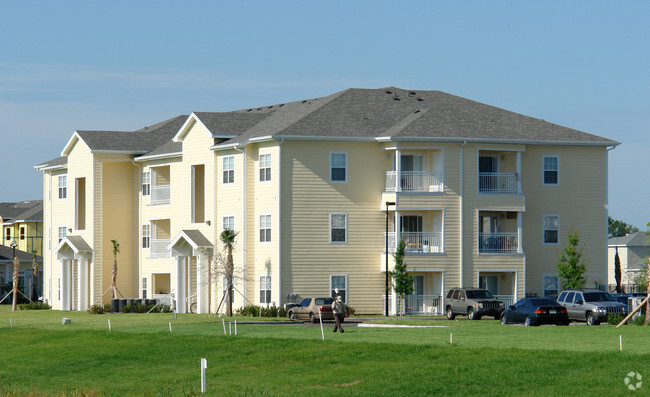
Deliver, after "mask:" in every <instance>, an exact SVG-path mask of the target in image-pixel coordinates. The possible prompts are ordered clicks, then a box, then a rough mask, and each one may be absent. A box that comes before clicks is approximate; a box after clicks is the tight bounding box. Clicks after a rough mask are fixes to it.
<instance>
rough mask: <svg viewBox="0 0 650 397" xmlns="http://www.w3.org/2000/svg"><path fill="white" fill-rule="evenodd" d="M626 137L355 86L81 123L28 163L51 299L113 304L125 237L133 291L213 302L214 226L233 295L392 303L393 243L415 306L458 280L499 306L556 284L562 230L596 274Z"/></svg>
mask: <svg viewBox="0 0 650 397" xmlns="http://www.w3.org/2000/svg"><path fill="white" fill-rule="evenodd" d="M616 145H618V142H616V141H612V140H609V139H606V138H603V137H599V136H595V135H591V134H588V133H585V132H581V131H577V130H573V129H570V128H567V127H562V126H559V125H555V124H551V123H548V122H546V121H544V120H540V119H536V118H532V117H528V116H524V115H521V114H517V113H513V112H509V111H507V110H503V109H499V108H496V107H493V106H489V105H485V104H481V103H478V102H475V101H471V100H468V99H465V98H461V97H457V96H454V95H450V94H447V93H444V92H440V91H421V90H404V89H400V88H395V87H387V88H382V89H347V90H344V91H340V92H337V93H334V94H332V95H329V96H326V97H322V98H313V99H305V100H300V101H296V102H291V103H281V104H275V105H267V106H256V107H252V108H247V109H241V110H235V111H232V112H218V113H217V112H205V113H204V112H195V113H192V114H191V115H189V116H187V115H185V116H178V117H175V118H172V119H169V120H166V121H163V122H160V123H158V124H155V125H152V126H150V127H148V128H144V129H140V130H136V131H126V132H125V131H76V132H74V133H73V134H72V136H71V137H70V139H69V141H68V142H67V144H65V145H64V147H63V151H62V152H61V157H59V158H56V159H53V160H51V161H47V162H44V163H42V164H40V165H38V166H36V168H37V169H38V170H39V171H41V172H42V173H43V176H44V186H45V192H44V194H45V196H44V200H45V206H44V208H45V216H44V221H45V230H46V243H45V247H44V260H45V264H46V286H45V296H46V299H48V300H49V301H50V302H51V304H52V306H53V307H54V308H55V309H63V310H85V309H86V308H87V307H88V306H89V305H91V304H92V303H94V302H99V301H103V302H107V301H108V300H109V299H110V293H109V294H107V293H106V291H107V288H108V287H109V286H110V278H111V267H112V263H113V257H112V245H111V240H112V239H115V240H118V241H119V243H120V246H121V252H120V254H119V256H118V263H119V273H118V289H119V290H120V292H121V293H122V295H124V297H134V298H150V297H160V298H167V297H171V294H174V297H175V299H176V300H177V304H178V310H179V312H181V313H184V312H186V311H187V310H188V309H189V307H190V304H191V303H193V302H196V304H197V305H196V307H197V311H199V312H207V311H212V312H214V311H215V310H216V308H217V306H218V303H219V302H220V301H221V298H222V296H223V294H224V291H226V286H225V285H224V282H225V281H224V280H223V279H219V277H216V276H215V273H214V268H213V266H212V265H213V264H214V262H215V259H216V257H215V253H216V252H218V251H221V249H222V244H221V243H220V242H219V240H218V238H219V235H220V233H221V232H222V231H223V230H225V229H231V230H234V231H236V232H237V233H238V235H237V242H236V245H235V251H234V253H233V256H234V263H235V266H236V267H237V271H238V272H239V274H241V278H240V279H239V280H238V281H237V283H236V285H235V289H236V292H235V303H234V306H235V308H236V307H239V306H244V305H245V304H250V303H254V304H257V305H272V304H276V305H283V304H285V303H287V302H299V301H300V300H301V299H303V298H304V297H309V296H330V295H334V294H339V295H341V296H342V297H343V299H344V300H345V301H346V302H347V303H348V304H350V305H351V306H353V307H355V308H356V309H357V312H359V313H383V312H384V309H385V305H386V304H388V306H390V309H389V310H390V311H391V312H393V313H394V312H396V301H397V300H396V295H395V294H394V293H393V292H391V293H390V294H389V296H388V302H385V299H386V289H385V279H386V268H387V267H388V270H391V269H392V268H393V266H394V260H393V256H392V254H393V253H394V252H395V249H396V246H397V243H398V242H399V241H400V240H404V241H405V243H406V245H407V251H406V258H405V262H406V264H407V266H408V267H409V269H411V270H414V271H415V274H414V276H415V282H414V287H415V290H414V293H413V295H412V296H410V297H409V301H408V303H407V309H408V311H409V312H410V313H427V314H430V313H434V312H441V311H442V310H443V309H444V296H445V293H446V292H447V291H448V290H449V289H450V288H453V287H463V286H465V287H470V286H473V287H483V288H486V289H488V290H490V291H492V292H493V293H494V294H496V295H498V296H499V297H501V298H502V299H504V300H505V301H507V302H512V301H514V300H517V299H519V298H523V297H525V296H529V295H546V294H555V293H557V292H558V291H559V289H560V284H559V280H558V276H557V268H556V261H557V260H556V259H557V254H558V250H559V249H560V248H561V247H562V245H563V244H564V243H565V241H566V239H567V235H568V232H569V230H570V229H571V228H576V229H578V230H579V231H580V238H581V243H584V244H585V257H587V258H588V259H589V260H588V263H587V278H588V280H587V281H588V283H591V284H592V285H594V284H599V285H605V284H606V283H607V259H606V254H607V251H606V248H605V247H606V241H607V237H606V230H607V156H608V149H609V148H612V147H615V146H616Z"/></svg>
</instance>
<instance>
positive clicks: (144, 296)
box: [142, 277, 147, 299]
mask: <svg viewBox="0 0 650 397" xmlns="http://www.w3.org/2000/svg"><path fill="white" fill-rule="evenodd" d="M142 299H147V278H146V277H142Z"/></svg>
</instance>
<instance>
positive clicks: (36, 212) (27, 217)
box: [9, 200, 43, 223]
mask: <svg viewBox="0 0 650 397" xmlns="http://www.w3.org/2000/svg"><path fill="white" fill-rule="evenodd" d="M36 201H37V202H38V203H37V204H36V205H35V206H33V207H31V208H29V209H27V210H25V211H23V212H21V213H20V214H18V215H16V216H15V217H14V218H13V219H12V220H11V222H9V223H15V222H39V221H40V222H42V221H43V200H36Z"/></svg>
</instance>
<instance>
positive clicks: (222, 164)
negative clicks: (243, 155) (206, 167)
mask: <svg viewBox="0 0 650 397" xmlns="http://www.w3.org/2000/svg"><path fill="white" fill-rule="evenodd" d="M218 158H220V159H221V175H220V176H221V184H222V185H234V184H235V155H234V154H229V155H226V156H221V157H218ZM229 158H232V182H226V181H225V180H224V177H223V175H224V172H226V171H231V169H230V168H229V169H226V168H225V165H224V161H225V160H226V159H229ZM229 165H230V164H229ZM218 169H219V164H218V162H217V170H218Z"/></svg>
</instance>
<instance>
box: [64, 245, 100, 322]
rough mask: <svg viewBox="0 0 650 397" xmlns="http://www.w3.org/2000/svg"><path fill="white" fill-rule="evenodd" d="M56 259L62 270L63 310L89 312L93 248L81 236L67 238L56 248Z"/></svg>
mask: <svg viewBox="0 0 650 397" xmlns="http://www.w3.org/2000/svg"><path fill="white" fill-rule="evenodd" d="M56 257H57V259H58V260H59V266H60V269H61V270H60V273H59V274H60V277H61V278H60V280H61V281H60V282H61V310H78V311H85V310H87V309H88V307H89V302H90V291H91V288H90V263H91V262H92V258H93V250H92V248H91V247H90V245H88V243H86V241H85V240H84V239H83V238H82V237H80V236H66V237H64V238H63V240H61V242H60V243H59V245H58V246H57V247H56Z"/></svg>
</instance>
